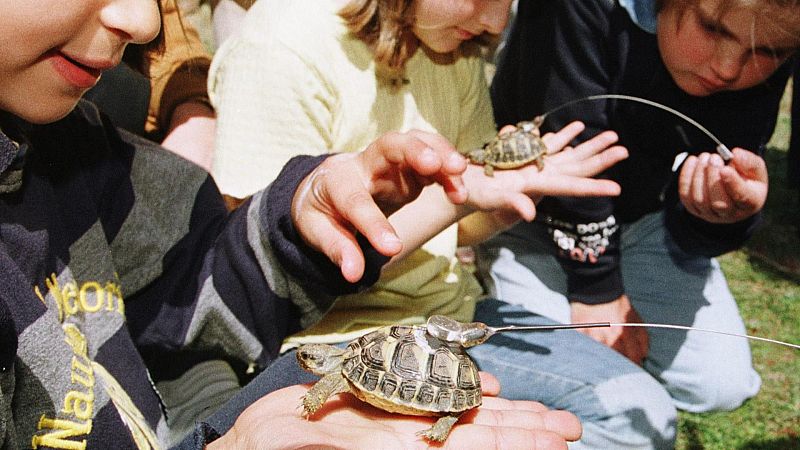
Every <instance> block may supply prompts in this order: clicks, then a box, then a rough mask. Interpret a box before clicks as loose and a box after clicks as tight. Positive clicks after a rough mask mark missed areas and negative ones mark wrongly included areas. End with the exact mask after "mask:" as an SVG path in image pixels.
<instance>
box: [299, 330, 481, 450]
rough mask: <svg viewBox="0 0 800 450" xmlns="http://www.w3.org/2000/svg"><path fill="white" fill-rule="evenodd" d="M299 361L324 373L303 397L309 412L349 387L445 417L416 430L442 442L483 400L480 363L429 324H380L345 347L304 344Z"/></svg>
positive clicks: (391, 405) (402, 409)
mask: <svg viewBox="0 0 800 450" xmlns="http://www.w3.org/2000/svg"><path fill="white" fill-rule="evenodd" d="M297 360H298V362H299V363H300V366H301V367H303V368H304V369H306V370H308V371H309V372H312V373H314V374H316V375H319V376H321V377H322V379H321V380H320V381H318V382H317V383H316V384H315V385H314V386H313V387H312V388H311V389H310V390H309V391H308V393H307V394H306V395H305V397H304V398H303V410H304V414H305V415H310V414H313V413H314V412H316V411H317V410H318V409H319V408H320V407H322V404H323V403H325V401H326V400H327V399H328V398H329V397H330V396H332V395H334V394H337V393H340V392H350V393H352V394H353V395H355V396H356V397H358V398H359V399H361V400H363V401H365V402H368V403H370V404H372V405H374V406H377V407H378V408H381V409H383V410H386V411H389V412H397V413H402V414H410V415H418V416H441V417H440V418H439V419H438V420H437V421H436V423H435V424H434V425H433V426H432V427H431V428H429V429H427V430H423V431H420V432H419V433H417V434H418V435H421V436H424V437H426V438H428V439H430V440H431V441H434V442H443V441H444V440H445V439H447V436H448V435H449V434H450V429H451V428H452V427H453V425H454V424H455V423H456V422H457V421H458V418H459V416H460V415H461V414H462V413H463V412H465V411H467V410H470V409H472V408H475V407H477V406H479V405H480V404H481V402H482V397H481V384H480V378H479V377H478V368H477V366H476V365H475V362H474V361H472V359H470V357H469V356H468V355H467V353H466V352H465V351H464V346H463V345H461V343H459V342H455V341H446V340H442V339H439V338H437V337H434V336H432V335H430V334H428V332H427V329H426V327H425V326H405V325H395V326H389V327H384V328H380V329H378V330H376V331H373V332H371V333H369V334H366V335H365V336H362V337H360V338H358V339H355V340H353V341H352V342H350V343H349V344H348V345H347V348H346V349H341V348H337V347H333V346H330V345H324V344H307V345H303V346H301V347H300V348H299V349H298V350H297Z"/></svg>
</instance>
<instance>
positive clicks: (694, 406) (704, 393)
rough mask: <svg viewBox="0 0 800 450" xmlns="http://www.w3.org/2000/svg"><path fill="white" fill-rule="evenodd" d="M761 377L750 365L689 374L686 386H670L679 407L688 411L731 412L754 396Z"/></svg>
mask: <svg viewBox="0 0 800 450" xmlns="http://www.w3.org/2000/svg"><path fill="white" fill-rule="evenodd" d="M760 387H761V378H760V377H759V375H758V373H757V372H756V371H755V370H754V369H753V368H752V367H751V366H749V365H747V366H746V367H742V368H740V369H736V370H733V369H730V368H728V369H727V370H726V369H725V368H720V369H719V370H709V371H706V372H704V373H701V374H695V375H694V376H691V378H690V379H689V380H688V383H687V384H685V385H678V386H674V387H673V386H670V387H669V388H668V389H669V390H670V392H671V393H672V395H673V397H674V398H675V403H676V405H677V406H678V408H680V409H682V410H685V411H689V412H707V411H730V410H733V409H736V408H738V407H739V406H741V405H742V403H744V402H745V401H746V400H747V399H749V398H750V397H752V396H754V395H756V393H758V390H759V388H760Z"/></svg>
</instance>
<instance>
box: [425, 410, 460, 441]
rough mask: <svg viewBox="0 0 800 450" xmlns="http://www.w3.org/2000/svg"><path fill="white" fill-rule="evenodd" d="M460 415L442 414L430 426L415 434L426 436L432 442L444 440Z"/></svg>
mask: <svg viewBox="0 0 800 450" xmlns="http://www.w3.org/2000/svg"><path fill="white" fill-rule="evenodd" d="M460 416H461V415H460V414H456V415H448V416H442V417H440V418H439V420H437V421H436V423H435V424H433V426H432V427H430V428H428V429H427V430H422V431H420V432H418V433H417V436H423V437H426V438H428V439H430V440H432V441H434V442H444V441H445V439H447V436H448V435H449V434H450V429H451V428H453V425H455V424H456V422H458V418H459V417H460Z"/></svg>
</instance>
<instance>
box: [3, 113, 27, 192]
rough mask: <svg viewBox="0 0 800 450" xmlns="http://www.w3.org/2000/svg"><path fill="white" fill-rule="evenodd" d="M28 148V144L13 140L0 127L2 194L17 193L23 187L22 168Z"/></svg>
mask: <svg viewBox="0 0 800 450" xmlns="http://www.w3.org/2000/svg"><path fill="white" fill-rule="evenodd" d="M12 128H13V126H12ZM27 147H28V145H27V144H26V143H24V142H22V143H20V142H17V141H15V140H13V139H12V138H11V137H9V136H8V135H7V134H6V131H4V130H3V128H2V127H0V194H6V193H9V192H15V191H16V190H18V189H19V188H20V186H22V166H23V161H24V157H25V153H26V150H27Z"/></svg>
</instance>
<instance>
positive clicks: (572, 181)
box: [459, 122, 628, 245]
mask: <svg viewBox="0 0 800 450" xmlns="http://www.w3.org/2000/svg"><path fill="white" fill-rule="evenodd" d="M508 128H511V127H506V128H503V130H501V132H502V131H506V130H507V129H508ZM583 129H584V125H583V123H581V122H572V123H570V124H569V125H567V126H565V127H564V128H562V129H561V130H560V131H558V132H557V133H547V134H545V135H544V136H543V137H542V140H543V141H544V143H545V145H546V146H547V148H548V156H547V157H546V158H545V162H544V169H543V170H542V171H541V172H540V171H539V169H538V167H536V165H535V164H528V165H526V166H523V167H520V168H518V169H513V170H495V171H494V175H493V176H491V177H489V176H487V175H485V173H484V170H483V168H482V166H478V165H474V164H470V166H469V167H467V171H466V172H465V174H464V183H465V184H466V186H467V190H468V192H469V198H468V199H467V202H466V204H467V205H468V206H470V207H472V208H473V209H475V210H479V211H482V213H480V214H473V215H472V216H469V217H466V218H465V219H462V220H461V222H459V223H460V227H459V244H460V245H475V244H477V243H480V242H482V241H483V240H485V239H487V238H488V237H489V236H492V235H494V234H496V233H499V232H500V231H503V230H504V229H506V228H508V227H510V226H511V225H513V224H514V223H516V222H517V221H519V220H520V219H522V220H526V221H531V220H533V219H534V217H535V216H536V203H537V202H538V201H539V200H541V198H542V197H544V196H546V195H563V196H580V197H592V196H593V197H597V196H615V195H619V193H620V187H619V185H618V184H617V183H615V182H614V181H611V180H602V179H593V178H590V177H592V176H594V175H597V174H599V173H600V172H602V171H604V170H606V169H608V168H609V167H611V166H613V165H614V164H616V163H617V162H619V161H621V160H623V159H625V158H627V157H628V151H627V150H626V149H625V148H624V147H621V146H619V145H614V144H615V143H616V142H617V139H618V137H617V134H616V133H614V132H613V131H606V132H603V133H600V134H598V135H597V136H595V137H593V138H591V139H589V140H587V141H584V142H582V143H581V144H579V145H577V146H576V147H574V148H572V147H568V144H569V143H570V142H572V140H573V139H575V138H576V137H577V136H578V135H579V134H580V133H581V132H582V131H583Z"/></svg>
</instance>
